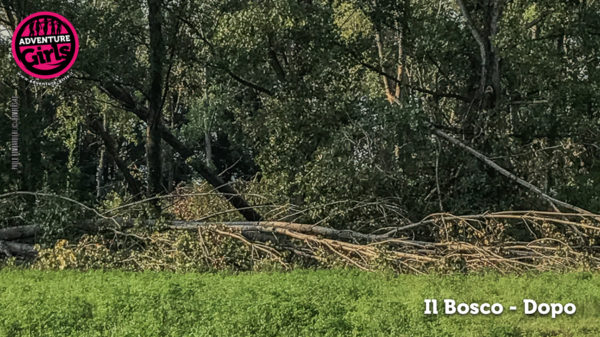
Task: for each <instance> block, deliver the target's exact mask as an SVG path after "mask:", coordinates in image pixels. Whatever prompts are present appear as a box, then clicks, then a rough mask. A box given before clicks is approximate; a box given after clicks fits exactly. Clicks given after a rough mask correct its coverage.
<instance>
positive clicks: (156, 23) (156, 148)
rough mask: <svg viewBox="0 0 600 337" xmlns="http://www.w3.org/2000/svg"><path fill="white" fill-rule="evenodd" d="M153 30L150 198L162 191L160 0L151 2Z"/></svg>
mask: <svg viewBox="0 0 600 337" xmlns="http://www.w3.org/2000/svg"><path fill="white" fill-rule="evenodd" d="M148 23H149V27H150V51H149V53H150V55H149V59H150V92H149V93H148V97H149V113H148V118H147V120H146V123H147V126H146V160H147V165H148V195H149V196H154V195H157V194H160V193H161V192H162V191H163V188H162V160H161V137H160V127H159V125H160V119H161V110H162V80H163V79H162V77H163V55H164V44H163V38H162V13H161V1H160V0H148Z"/></svg>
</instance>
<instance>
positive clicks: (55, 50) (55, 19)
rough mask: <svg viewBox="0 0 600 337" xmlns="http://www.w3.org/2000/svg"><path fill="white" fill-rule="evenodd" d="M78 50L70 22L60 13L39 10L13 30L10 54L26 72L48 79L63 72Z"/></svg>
mask: <svg viewBox="0 0 600 337" xmlns="http://www.w3.org/2000/svg"><path fill="white" fill-rule="evenodd" d="M78 52H79V39H78V37H77V32H76V31H75V28H74V27H73V25H72V24H71V23H70V22H69V21H68V20H67V19H65V18H64V17H63V16H61V15H58V14H56V13H52V12H39V13H35V14H31V15H30V16H28V17H26V18H25V19H24V20H23V21H21V23H19V25H18V26H17V29H16V30H15V33H14V34H13V38H12V54H13V57H14V59H15V61H16V62H17V65H18V66H19V68H21V70H23V71H24V72H25V73H27V74H28V75H31V76H33V77H36V78H40V79H51V78H55V77H58V76H60V75H62V74H64V73H66V72H67V71H68V70H69V69H71V67H72V66H73V63H75V59H77V54H78Z"/></svg>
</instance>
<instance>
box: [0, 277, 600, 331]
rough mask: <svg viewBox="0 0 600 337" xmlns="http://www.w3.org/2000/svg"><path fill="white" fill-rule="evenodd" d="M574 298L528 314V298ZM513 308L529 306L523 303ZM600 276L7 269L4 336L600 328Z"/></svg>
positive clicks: (0, 311)
mask: <svg viewBox="0 0 600 337" xmlns="http://www.w3.org/2000/svg"><path fill="white" fill-rule="evenodd" d="M425 298H437V299H439V300H440V301H441V299H444V298H454V299H456V300H457V301H466V302H469V301H480V302H490V303H492V302H499V303H502V304H503V305H504V306H505V308H506V310H505V312H504V313H503V314H502V315H500V316H494V315H490V316H481V315H479V316H470V315H465V316H458V315H453V316H445V315H442V314H441V313H442V311H440V315H437V316H425V315H424V314H423V310H424V304H423V300H424V299H425ZM523 298H533V299H537V300H538V302H540V301H546V302H560V303H568V302H572V303H575V304H576V305H577V313H575V314H574V315H572V316H560V317H558V318H556V319H552V318H550V317H549V316H540V315H533V316H527V315H524V314H523V312H522V305H521V303H522V299H523ZM509 305H517V306H519V310H518V311H517V312H511V311H508V306H509ZM599 317H600V274H590V273H570V274H537V275H533V274H528V275H520V276H516V275H509V276H500V275H496V274H481V275H451V276H439V275H426V276H414V275H400V276H390V275H384V274H373V273H362V272H357V271H343V270H337V271H325V270H324V271H294V272H290V273H254V274H253V273H248V274H238V275H228V274H173V273H151V272H144V273H128V272H119V271H110V272H103V271H93V272H77V271H32V270H15V269H3V270H0V336H10V337H13V336H36V337H38V336H60V337H64V336H118V337H124V336H177V337H180V336H249V335H257V336H598V335H600V320H599V319H598V318H599Z"/></svg>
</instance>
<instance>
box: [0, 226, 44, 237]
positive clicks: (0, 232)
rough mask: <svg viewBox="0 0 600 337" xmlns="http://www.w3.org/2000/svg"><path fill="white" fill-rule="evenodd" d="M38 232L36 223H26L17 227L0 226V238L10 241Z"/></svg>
mask: <svg viewBox="0 0 600 337" xmlns="http://www.w3.org/2000/svg"><path fill="white" fill-rule="evenodd" d="M39 232H40V227H39V226H37V225H26V226H17V227H8V228H0V240H3V241H11V240H19V239H23V238H30V237H33V236H35V235H36V234H38V233H39Z"/></svg>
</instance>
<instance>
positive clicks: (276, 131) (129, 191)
mask: <svg viewBox="0 0 600 337" xmlns="http://www.w3.org/2000/svg"><path fill="white" fill-rule="evenodd" d="M0 6H1V10H0V38H1V39H2V48H1V49H0V60H1V61H0V74H1V81H0V111H2V114H1V115H0V257H2V258H3V259H4V261H5V262H4V263H8V264H23V263H24V264H27V265H31V266H34V267H36V268H52V269H54V268H57V269H65V268H67V269H69V268H74V269H94V268H116V269H125V270H136V271H140V270H183V271H208V270H236V271H245V270H272V269H275V270H289V269H293V268H297V267H300V268H306V267H311V268H312V267H315V268H331V267H340V266H342V267H350V268H358V269H362V270H380V269H391V270H394V271H397V272H403V273H404V272H406V273H423V272H429V271H441V272H446V271H470V270H488V269H492V270H498V271H501V272H506V271H521V270H542V271H546V270H575V269H577V270H581V269H584V270H594V269H597V268H598V267H599V266H600V246H598V239H599V234H600V227H599V225H600V215H598V212H600V194H599V193H598V191H600V94H598V89H599V88H598V87H599V83H600V3H599V2H598V1H594V0H569V1H565V0H527V1H526V0H439V1H429V0H203V1H199V0H144V1H142V0H120V1H108V0H83V1H58V0H36V1H27V0H1V1H0ZM42 11H51V12H55V13H60V15H62V16H64V17H65V18H67V19H68V20H69V21H70V22H71V23H72V24H73V26H74V27H75V29H76V32H77V35H78V36H79V44H80V47H79V54H78V56H77V60H76V62H75V63H74V65H73V67H72V68H71V70H69V71H68V72H67V73H66V74H65V75H64V78H63V81H62V82H61V83H60V84H58V85H40V84H39V83H35V82H32V81H29V80H28V78H27V76H26V75H23V74H21V70H20V69H19V68H18V67H17V65H16V64H15V62H14V60H13V57H12V54H11V45H10V37H11V35H12V34H13V32H14V30H15V29H16V27H17V24H18V23H19V22H21V20H23V19H24V18H25V17H27V16H28V15H30V14H32V13H36V12H42ZM15 107H16V110H17V111H18V126H17V127H16V128H15V125H14V124H15V123H13V118H14V113H12V111H13V110H14V109H15ZM15 134H16V136H17V137H18V141H17V143H15V142H14V141H13V140H14V135H15ZM15 149H16V150H17V151H18V153H17V156H16V157H15V152H16V151H15ZM15 160H17V161H18V163H16V165H15Z"/></svg>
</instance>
